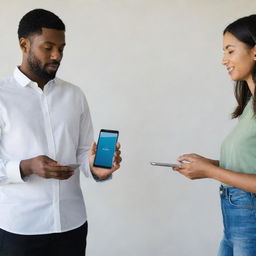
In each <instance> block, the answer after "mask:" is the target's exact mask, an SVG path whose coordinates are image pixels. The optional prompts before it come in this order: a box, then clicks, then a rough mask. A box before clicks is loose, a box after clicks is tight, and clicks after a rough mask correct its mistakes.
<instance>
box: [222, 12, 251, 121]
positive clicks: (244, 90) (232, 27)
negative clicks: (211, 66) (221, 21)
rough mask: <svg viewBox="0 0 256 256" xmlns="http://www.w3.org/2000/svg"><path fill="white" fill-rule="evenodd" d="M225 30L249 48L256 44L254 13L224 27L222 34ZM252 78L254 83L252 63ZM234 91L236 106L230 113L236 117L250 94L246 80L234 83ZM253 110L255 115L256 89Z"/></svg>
mask: <svg viewBox="0 0 256 256" xmlns="http://www.w3.org/2000/svg"><path fill="white" fill-rule="evenodd" d="M226 32H229V33H231V34H232V35H233V36H235V37H236V38H237V39H238V40H239V41H241V42H243V43H245V44H246V45H247V46H248V47H249V48H253V47H254V46H255V45H256V15H250V16H246V17H243V18H240V19H238V20H236V21H234V22H233V23H231V24H229V25H228V26H227V27H226V28H225V30H224V31H223V35H224V34H225V33H226ZM252 79H253V82H254V84H256V65H254V68H253V71H252ZM255 88H256V86H255ZM234 93H235V97H236V100H237V103H238V106H237V107H236V108H235V110H234V112H233V113H232V118H237V117H239V116H240V115H241V114H242V113H243V110H244V108H245V106H246V104H247V102H248V101H249V99H250V98H251V96H252V94H251V91H250V89H249V87H248V84H247V82H246V81H237V82H236V83H235V88H234ZM253 110H254V114H255V115H256V90H255V91H254V96H253Z"/></svg>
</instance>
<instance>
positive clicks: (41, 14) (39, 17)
mask: <svg viewBox="0 0 256 256" xmlns="http://www.w3.org/2000/svg"><path fill="white" fill-rule="evenodd" d="M42 28H51V29H57V30H63V31H65V24H64V23H63V22H62V20H61V19H60V18H59V17H58V16H57V15H55V14H54V13H52V12H50V11H47V10H44V9H34V10H32V11H30V12H28V13H27V14H25V15H24V16H23V17H22V19H21V20H20V23H19V28H18V36H19V39H20V38H21V37H24V38H26V37H28V36H30V35H33V34H39V35H40V34H42Z"/></svg>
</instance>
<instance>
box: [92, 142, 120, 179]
mask: <svg viewBox="0 0 256 256" xmlns="http://www.w3.org/2000/svg"><path fill="white" fill-rule="evenodd" d="M120 147H121V146H120V143H119V142H117V144H116V151H115V155H114V159H113V166H112V168H111V169H105V168H99V167H95V166H93V162H94V159H95V154H96V143H95V142H93V143H92V145H91V148H90V151H89V163H90V169H91V172H92V174H94V175H96V176H97V177H98V178H99V179H101V180H104V179H107V178H108V177H109V176H110V175H111V174H112V173H113V172H114V171H116V170H117V169H119V168H120V163H121V161H122V158H121V156H120V155H121V151H120Z"/></svg>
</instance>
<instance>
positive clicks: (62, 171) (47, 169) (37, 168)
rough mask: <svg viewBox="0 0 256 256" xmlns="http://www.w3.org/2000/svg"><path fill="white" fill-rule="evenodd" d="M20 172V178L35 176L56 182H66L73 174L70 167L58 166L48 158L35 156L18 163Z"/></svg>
mask: <svg viewBox="0 0 256 256" xmlns="http://www.w3.org/2000/svg"><path fill="white" fill-rule="evenodd" d="M20 172H21V176H22V177H25V176H29V175H31V174H36V175H38V176H40V177H43V178H46V179H49V178H53V179H58V180H66V179H68V178H70V177H71V176H72V175H73V174H74V170H72V169H71V168H70V167H67V166H63V165H60V164H59V163H58V162H56V161H54V160H53V159H51V158H49V157H48V156H37V157H34V158H30V159H26V160H22V161H20Z"/></svg>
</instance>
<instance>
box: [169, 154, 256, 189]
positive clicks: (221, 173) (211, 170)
mask: <svg viewBox="0 0 256 256" xmlns="http://www.w3.org/2000/svg"><path fill="white" fill-rule="evenodd" d="M178 161H180V163H181V166H180V167H178V168H173V169H174V170H176V171H178V172H180V173H181V174H182V175H184V176H186V177H187V178H189V179H203V178H211V179H215V180H218V181H220V182H222V183H224V184H227V185H229V186H232V187H237V188H240V189H243V190H245V191H248V192H252V193H256V174H246V173H240V172H234V171H231V170H226V169H223V168H221V167H219V161H217V160H211V159H208V158H205V157H202V156H199V155H196V154H187V155H183V156H181V157H179V158H178ZM184 161H188V162H189V163H187V162H184Z"/></svg>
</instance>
